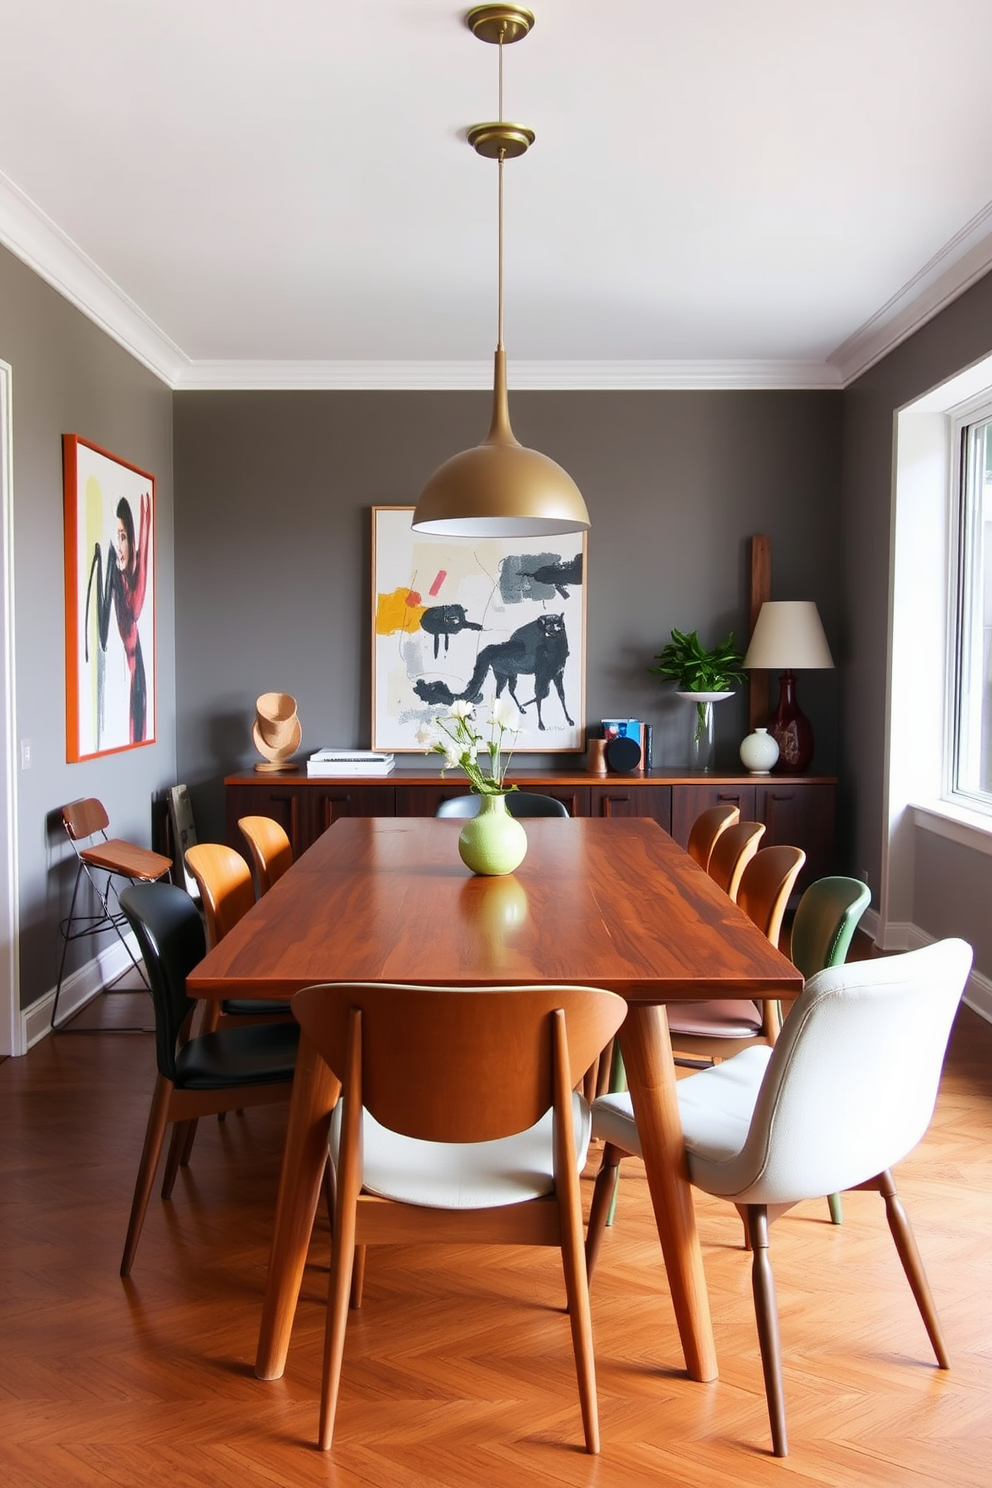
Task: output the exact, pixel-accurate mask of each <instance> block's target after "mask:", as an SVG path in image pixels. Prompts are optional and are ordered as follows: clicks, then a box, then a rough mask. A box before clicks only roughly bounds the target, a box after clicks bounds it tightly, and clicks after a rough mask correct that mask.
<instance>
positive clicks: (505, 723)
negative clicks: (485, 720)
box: [492, 697, 520, 734]
mask: <svg viewBox="0 0 992 1488" xmlns="http://www.w3.org/2000/svg"><path fill="white" fill-rule="evenodd" d="M492 721H493V723H494V724H495V725H496V727H497V728H501V729H509V731H510V732H511V733H514V734H516V733H519V732H520V714H519V713H518V712H517V709H516V705H515V704H514V702H513V699H512V698H510V697H501V698H494V699H493V711H492Z"/></svg>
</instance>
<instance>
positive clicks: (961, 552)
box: [948, 405, 992, 813]
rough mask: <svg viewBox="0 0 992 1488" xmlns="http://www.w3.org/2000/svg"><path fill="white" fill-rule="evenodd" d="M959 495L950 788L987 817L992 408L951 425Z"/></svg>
mask: <svg viewBox="0 0 992 1488" xmlns="http://www.w3.org/2000/svg"><path fill="white" fill-rule="evenodd" d="M956 430H957V432H958V436H959V437H958V442H957V448H958V451H959V470H960V477H959V481H958V486H959V491H960V496H959V504H958V514H957V523H956V543H955V558H956V579H957V583H956V589H957V593H956V604H955V606H954V621H955V625H954V632H953V637H952V642H953V654H954V666H953V678H954V687H953V696H952V719H951V731H950V732H951V750H950V759H949V769H948V777H949V778H948V786H949V788H950V793H951V795H952V796H956V797H964V798H966V799H967V804H970V805H971V806H973V807H975V808H976V809H978V810H984V811H988V812H989V813H992V406H989V405H986V406H984V407H983V408H981V409H979V410H977V414H976V413H975V412H972V413H971V414H970V415H969V417H968V421H967V422H965V421H964V420H961V421H960V422H959V423H957V425H956Z"/></svg>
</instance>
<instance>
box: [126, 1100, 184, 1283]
mask: <svg viewBox="0 0 992 1488" xmlns="http://www.w3.org/2000/svg"><path fill="white" fill-rule="evenodd" d="M172 1089H173V1086H172V1081H171V1080H167V1079H166V1078H165V1076H164V1075H158V1076H157V1077H156V1080H155V1089H154V1091H153V1092H152V1104H151V1109H150V1110H149V1112H148V1125H147V1126H146V1128H145V1142H144V1146H143V1147H142V1149H141V1161H140V1162H139V1163H138V1177H137V1180H136V1181H135V1185H134V1198H133V1199H132V1201H131V1218H130V1220H129V1221H128V1227H127V1238H126V1239H125V1241H124V1255H123V1257H122V1259H121V1275H122V1276H130V1274H131V1266H132V1263H133V1261H134V1253H135V1251H136V1250H137V1248H138V1241H139V1239H140V1238H141V1227H142V1225H143V1224H144V1222H145V1211H146V1210H147V1208H148V1200H149V1199H150V1198H151V1193H152V1184H153V1183H154V1182H155V1169H156V1168H157V1167H158V1160H159V1157H160V1156H161V1154H162V1143H163V1141H164V1140H165V1128H166V1127H167V1126H168V1124H169V1103H170V1100H171V1097H172Z"/></svg>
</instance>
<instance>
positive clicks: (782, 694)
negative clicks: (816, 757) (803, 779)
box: [768, 672, 813, 775]
mask: <svg viewBox="0 0 992 1488" xmlns="http://www.w3.org/2000/svg"><path fill="white" fill-rule="evenodd" d="M778 681H779V694H778V709H777V711H776V713H775V717H774V718H773V719H772V720H771V722H770V723H769V725H768V732H769V733H770V734H771V736H772V738H773V739H774V740H775V742H776V744H777V745H778V762H777V763H776V764H775V765H774V766H773V767H772V769H773V772H774V773H775V774H776V775H802V774H804V773H805V771H806V770H808V769H809V767H810V762H811V761H812V758H813V728H812V725H811V724H810V721H809V719H808V718H807V717H806V714H805V713H803V712H801V711H800V708H799V704H798V703H797V702H796V676H795V673H794V672H783V673H782V675H781V676H780V677H779V679H778Z"/></svg>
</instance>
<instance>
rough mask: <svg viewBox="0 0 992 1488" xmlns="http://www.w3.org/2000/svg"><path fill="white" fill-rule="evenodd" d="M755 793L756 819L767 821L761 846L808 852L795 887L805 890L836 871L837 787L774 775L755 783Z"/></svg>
mask: <svg viewBox="0 0 992 1488" xmlns="http://www.w3.org/2000/svg"><path fill="white" fill-rule="evenodd" d="M755 792H756V797H757V799H756V802H755V820H756V821H761V822H764V824H765V835H764V837H762V839H761V846H762V847H773V846H777V845H778V844H780V843H785V844H789V845H792V846H794V847H801V848H802V849H803V851H804V852H805V854H806V862H805V863H804V864H803V871H802V873H801V874H800V875H799V878H798V880H797V884H796V887H797V888H798V889H800V890H802V889H805V888H807V887H808V886H809V884H811V883H813V882H814V880H815V879H818V878H823V877H824V876H825V875H826V874H829V873H833V872H835V868H834V797H835V788H834V786H833V785H831V784H828V783H826V782H824V783H820V782H818V781H803V780H795V781H794V780H785V779H783V780H776V779H775V777H774V776H772V778H771V779H770V780H769V781H767V782H763V783H762V784H761V785H758V786H756V787H755Z"/></svg>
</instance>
